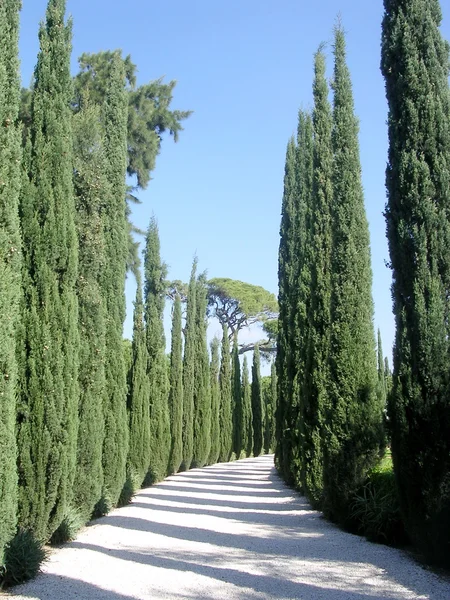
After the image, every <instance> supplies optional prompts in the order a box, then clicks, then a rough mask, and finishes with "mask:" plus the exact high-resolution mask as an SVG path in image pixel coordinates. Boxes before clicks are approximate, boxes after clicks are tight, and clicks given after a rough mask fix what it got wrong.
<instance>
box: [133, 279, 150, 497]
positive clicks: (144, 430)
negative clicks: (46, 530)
mask: <svg viewBox="0 0 450 600" xmlns="http://www.w3.org/2000/svg"><path fill="white" fill-rule="evenodd" d="M149 397H150V382H149V377H148V353H147V340H146V331H145V323H144V301H143V297H142V284H141V281H140V278H138V280H137V287H136V300H135V302H134V313H133V341H132V362H131V369H130V374H129V390H128V413H129V424H130V441H129V449H128V473H129V475H130V477H131V480H132V483H133V487H134V488H135V489H138V488H139V487H140V486H141V485H142V483H143V481H144V479H145V476H146V475H147V471H148V465H149V464H150V459H151V457H150V407H149Z"/></svg>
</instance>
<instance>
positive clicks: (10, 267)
mask: <svg viewBox="0 0 450 600" xmlns="http://www.w3.org/2000/svg"><path fill="white" fill-rule="evenodd" d="M20 5H21V2H20V1H19V0H6V1H5V2H2V3H1V5H0V181H1V182H2V184H1V185H0V281H1V287H0V440H1V442H0V444H1V449H2V453H1V454H2V457H1V461H0V482H1V484H0V564H3V549H4V547H5V544H7V543H8V542H9V541H10V539H11V538H12V537H13V535H14V533H15V526H16V519H17V469H16V454H17V448H16V439H15V417H16V397H17V392H18V380H17V375H18V373H17V370H18V367H17V359H16V331H17V329H18V325H19V315H20V313H19V307H20V298H21V279H20V275H21V273H20V268H21V238H20V225H19V216H18V204H19V190H20V159H21V153H20V128H19V127H18V126H17V116H18V112H19V98H20V96H19V62H18V35H19V10H20Z"/></svg>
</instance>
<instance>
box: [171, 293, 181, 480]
mask: <svg viewBox="0 0 450 600" xmlns="http://www.w3.org/2000/svg"><path fill="white" fill-rule="evenodd" d="M181 326H182V323H181V298H180V296H179V294H176V296H175V300H174V303H173V315H172V339H171V352H170V393H169V413H170V431H171V438H172V439H171V446H170V456H169V474H170V473H177V472H178V469H179V468H180V465H181V461H182V460H183V339H182V332H181Z"/></svg>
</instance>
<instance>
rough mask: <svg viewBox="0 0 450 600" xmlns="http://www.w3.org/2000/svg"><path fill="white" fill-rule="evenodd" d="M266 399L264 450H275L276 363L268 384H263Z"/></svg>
mask: <svg viewBox="0 0 450 600" xmlns="http://www.w3.org/2000/svg"><path fill="white" fill-rule="evenodd" d="M263 400H264V452H265V454H269V453H270V452H271V451H272V452H273V451H274V450H275V412H276V402H277V372H276V366H275V363H272V365H271V368H270V377H269V378H268V381H267V385H265V386H263Z"/></svg>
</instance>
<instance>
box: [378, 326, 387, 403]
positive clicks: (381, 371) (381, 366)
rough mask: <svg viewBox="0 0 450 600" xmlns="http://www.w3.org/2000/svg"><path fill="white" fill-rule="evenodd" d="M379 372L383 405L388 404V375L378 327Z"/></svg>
mask: <svg viewBox="0 0 450 600" xmlns="http://www.w3.org/2000/svg"><path fill="white" fill-rule="evenodd" d="M377 372H378V395H379V397H380V402H382V404H383V407H384V406H385V404H386V376H385V373H384V356H383V346H382V344H381V333H380V330H379V329H378V334H377Z"/></svg>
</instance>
